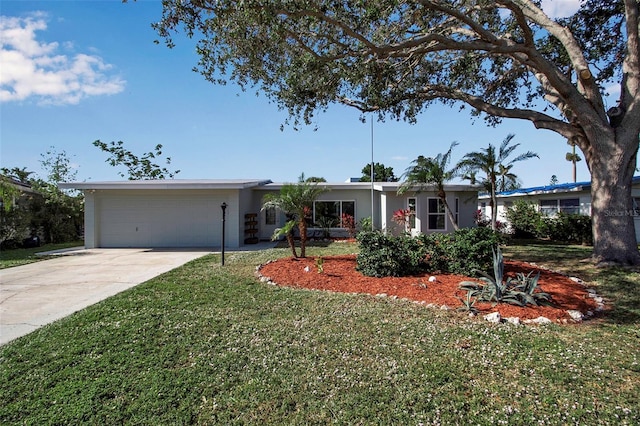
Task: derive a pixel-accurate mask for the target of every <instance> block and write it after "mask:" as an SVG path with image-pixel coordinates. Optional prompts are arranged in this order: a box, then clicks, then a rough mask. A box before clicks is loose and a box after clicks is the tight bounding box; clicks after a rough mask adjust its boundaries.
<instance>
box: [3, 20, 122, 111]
mask: <svg viewBox="0 0 640 426" xmlns="http://www.w3.org/2000/svg"><path fill="white" fill-rule="evenodd" d="M46 29H47V23H46V20H45V19H44V17H43V16H42V15H41V14H40V15H37V14H36V15H34V16H32V17H29V18H15V17H7V16H0V63H1V64H2V71H0V102H11V101H22V100H26V99H29V98H35V99H37V101H38V102H39V103H44V104H77V103H79V102H80V100H82V99H83V98H86V97H88V96H98V95H112V94H115V93H120V92H122V91H123V90H124V85H125V81H124V80H122V79H121V78H120V77H118V76H114V75H110V74H109V71H110V70H111V68H112V66H111V65H109V64H106V63H105V62H104V61H103V60H102V58H101V57H100V56H97V55H87V54H82V53H79V54H75V55H72V56H68V55H66V54H64V53H60V52H59V44H58V43H56V42H53V43H46V42H43V41H40V40H38V39H37V37H36V32H37V31H44V30H46ZM63 46H64V47H65V48H67V49H70V48H72V47H73V43H71V42H64V43H63Z"/></svg>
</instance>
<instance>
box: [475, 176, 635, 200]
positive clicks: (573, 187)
mask: <svg viewBox="0 0 640 426" xmlns="http://www.w3.org/2000/svg"><path fill="white" fill-rule="evenodd" d="M632 184H633V185H635V184H640V176H634V177H633V180H632ZM590 189H591V182H589V181H585V182H572V183H559V184H556V185H545V186H534V187H531V188H517V189H514V190H511V191H503V192H498V193H497V194H496V195H497V196H498V197H516V196H519V195H538V194H558V193H564V192H576V191H589V190H590ZM478 198H481V199H483V198H489V194H487V193H483V194H480V195H479V197H478Z"/></svg>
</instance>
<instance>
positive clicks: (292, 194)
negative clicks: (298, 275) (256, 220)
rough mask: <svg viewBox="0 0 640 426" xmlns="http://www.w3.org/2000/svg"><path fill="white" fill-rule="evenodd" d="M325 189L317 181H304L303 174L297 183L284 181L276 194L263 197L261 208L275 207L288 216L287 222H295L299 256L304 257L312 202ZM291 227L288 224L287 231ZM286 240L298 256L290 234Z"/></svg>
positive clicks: (296, 255) (295, 255) (294, 254)
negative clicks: (297, 231) (298, 241)
mask: <svg viewBox="0 0 640 426" xmlns="http://www.w3.org/2000/svg"><path fill="white" fill-rule="evenodd" d="M326 191H327V188H325V187H323V186H319V185H318V183H317V182H307V181H305V180H304V174H303V175H302V176H301V177H300V181H299V182H298V183H286V184H284V185H283V186H282V188H280V192H279V193H278V194H267V195H265V197H264V200H263V201H264V203H263V206H262V208H263V209H267V208H277V209H279V210H280V211H282V212H284V213H285V214H286V215H287V216H288V217H289V218H290V219H289V220H288V222H291V221H295V222H297V224H298V230H299V232H300V257H306V246H307V220H308V219H309V218H310V216H311V213H312V212H313V202H314V201H315V200H316V199H317V198H318V197H319V196H320V194H322V193H324V192H326ZM292 228H293V227H292V226H291V225H289V227H288V231H292ZM287 234H290V232H287ZM287 241H288V242H289V246H290V247H291V252H292V254H293V256H294V257H298V254H297V253H296V249H295V246H294V245H293V242H294V241H293V238H290V235H287Z"/></svg>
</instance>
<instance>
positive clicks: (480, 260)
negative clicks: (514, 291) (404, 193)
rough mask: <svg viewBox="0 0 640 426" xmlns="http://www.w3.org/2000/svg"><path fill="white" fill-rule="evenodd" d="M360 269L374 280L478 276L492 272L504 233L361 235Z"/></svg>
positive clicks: (467, 230) (480, 230) (476, 230)
mask: <svg viewBox="0 0 640 426" xmlns="http://www.w3.org/2000/svg"><path fill="white" fill-rule="evenodd" d="M358 242H359V243H360V254H358V256H357V258H356V263H357V266H356V268H357V270H358V271H360V272H362V273H363V274H364V275H367V276H372V277H388V276H394V277H400V276H407V275H414V274H419V273H421V272H424V271H431V272H441V273H454V274H461V275H477V273H478V271H483V272H486V271H490V270H491V268H492V262H493V250H494V249H495V247H497V246H498V244H500V242H501V234H500V233H498V232H494V231H492V230H491V229H489V228H463V229H460V230H458V231H456V232H454V233H453V234H443V233H433V234H430V235H420V236H418V237H410V236H409V235H406V234H403V235H401V236H397V237H396V236H391V235H385V234H383V233H382V232H380V231H373V232H371V231H370V232H360V234H358Z"/></svg>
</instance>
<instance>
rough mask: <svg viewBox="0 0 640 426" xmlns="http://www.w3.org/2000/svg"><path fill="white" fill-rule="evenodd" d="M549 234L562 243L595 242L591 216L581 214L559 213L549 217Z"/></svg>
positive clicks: (551, 237) (550, 237)
mask: <svg viewBox="0 0 640 426" xmlns="http://www.w3.org/2000/svg"><path fill="white" fill-rule="evenodd" d="M545 222H546V223H547V236H548V237H549V239H551V240H552V241H558V242H561V243H577V244H589V245H591V244H593V232H592V230H591V217H589V216H584V215H579V214H567V213H562V212H560V213H558V214H557V215H555V216H554V217H550V218H547V219H546V220H545Z"/></svg>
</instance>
